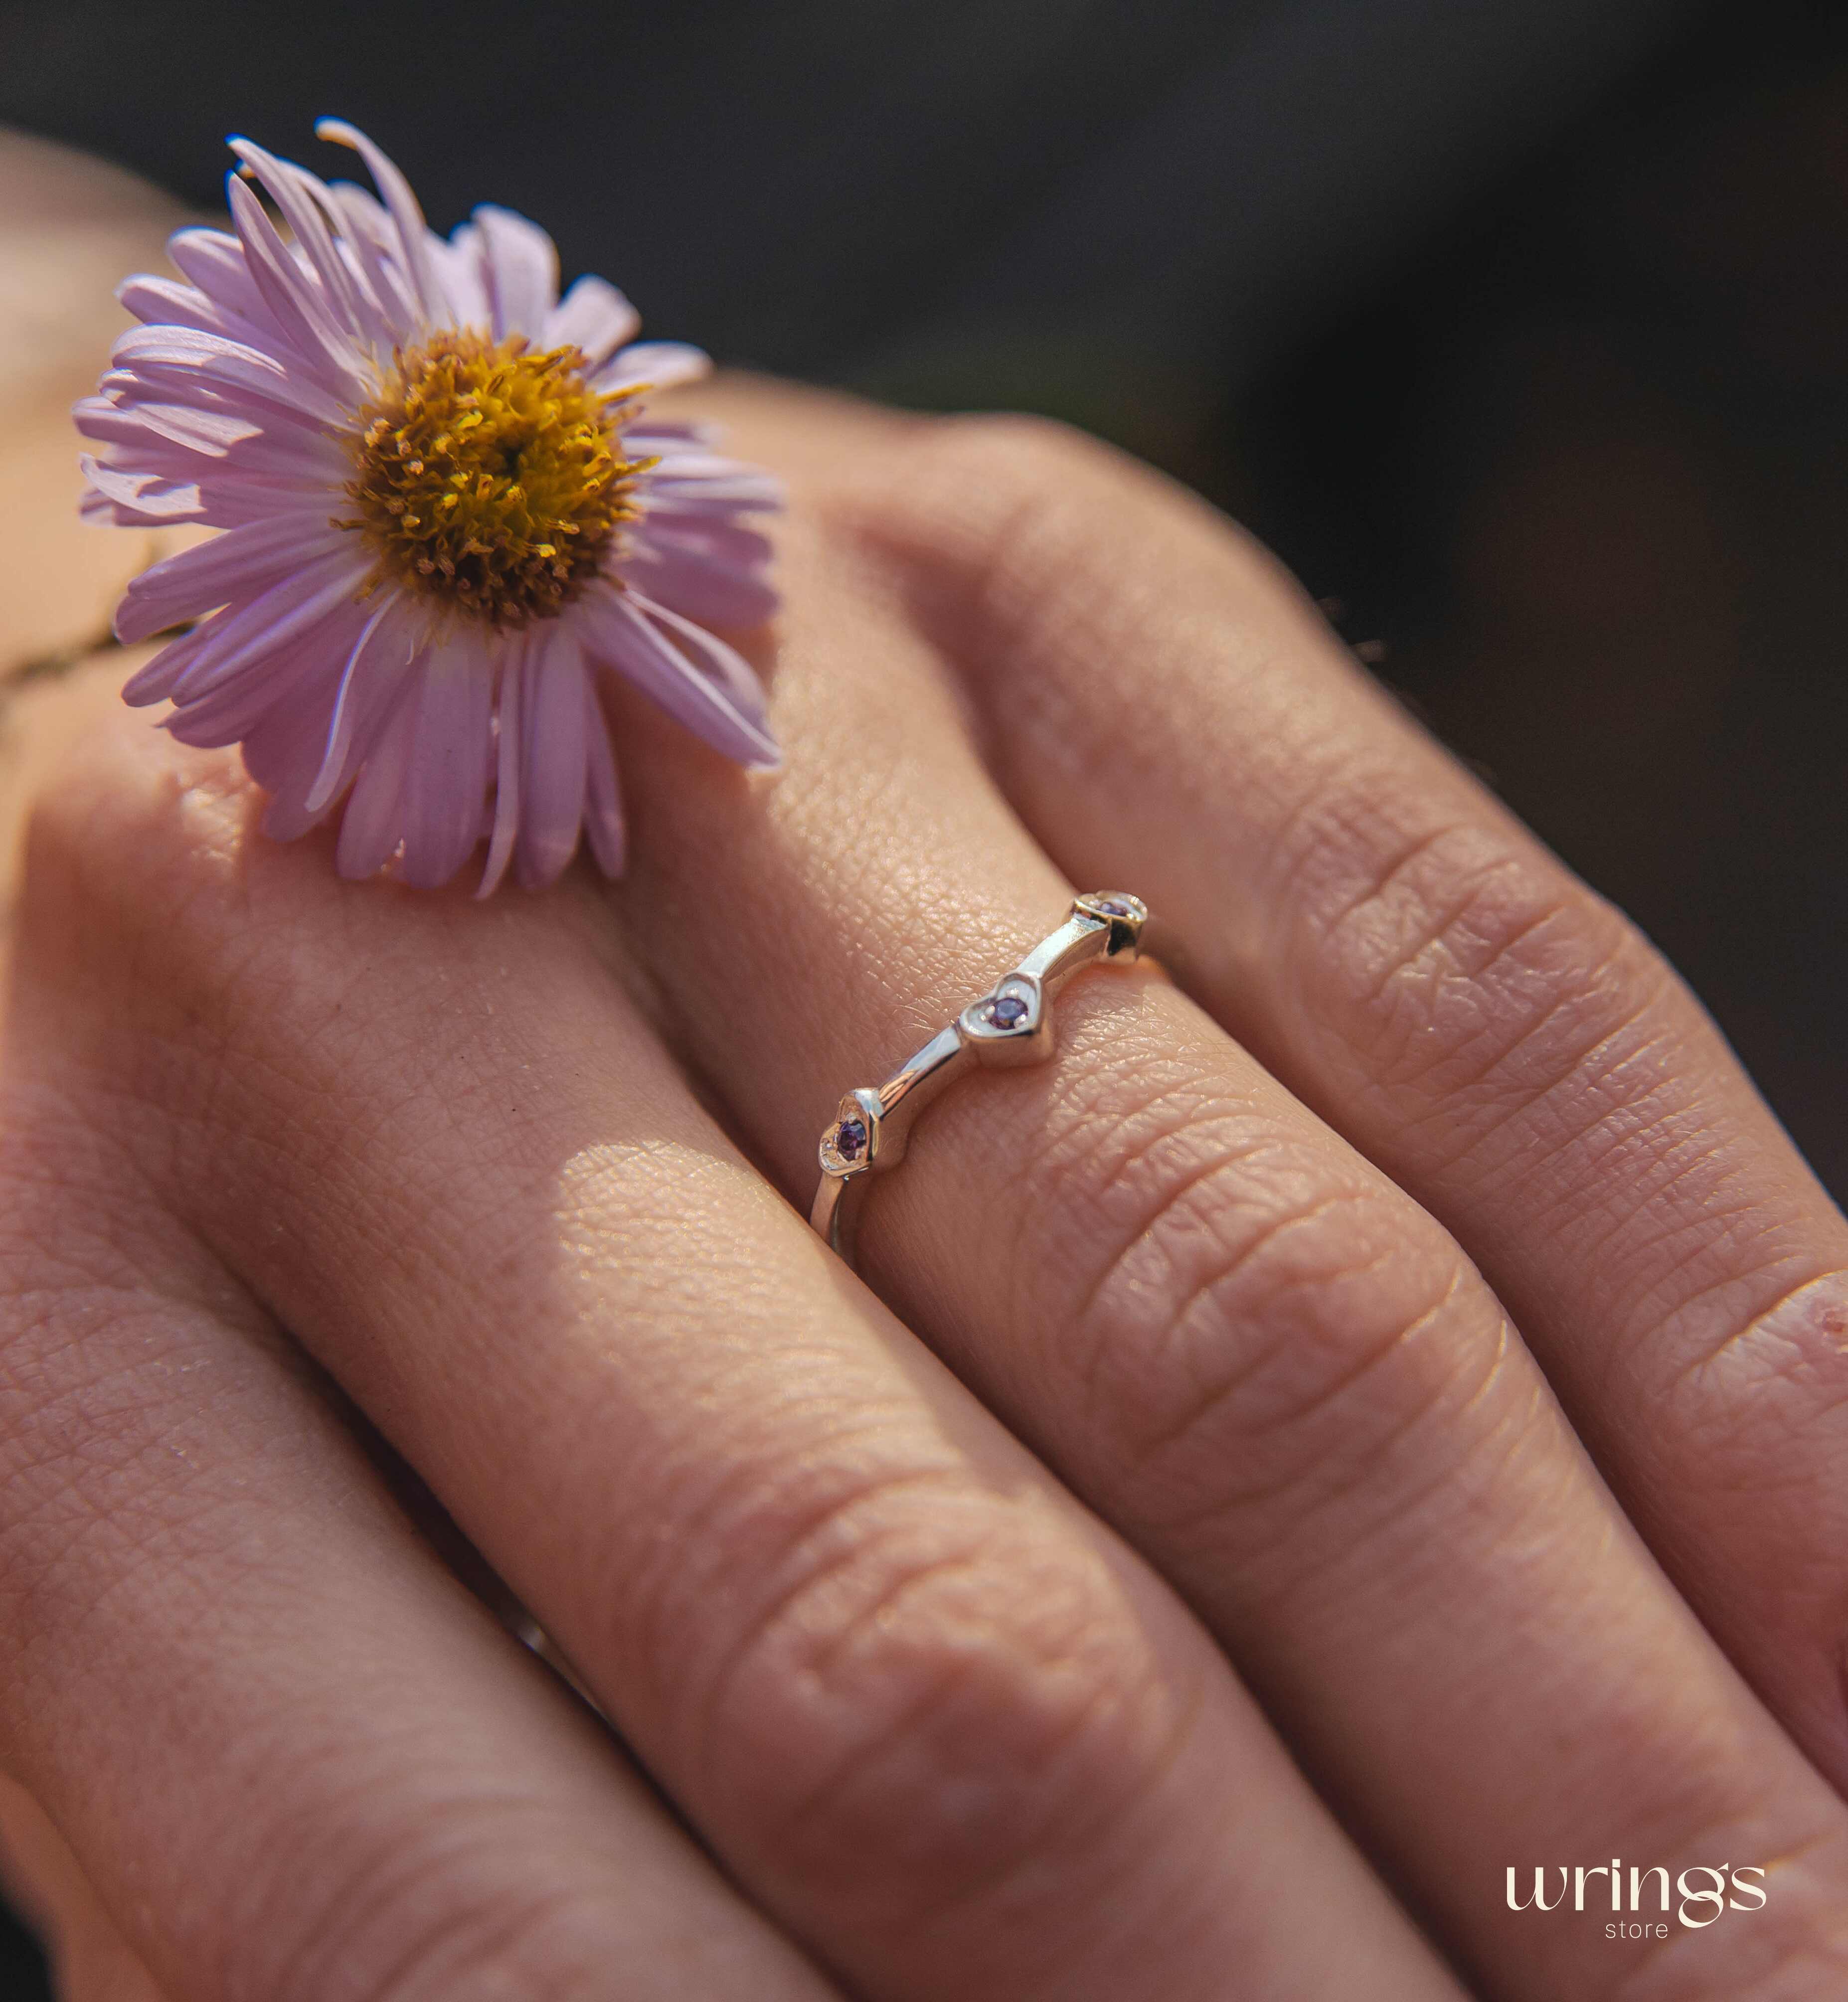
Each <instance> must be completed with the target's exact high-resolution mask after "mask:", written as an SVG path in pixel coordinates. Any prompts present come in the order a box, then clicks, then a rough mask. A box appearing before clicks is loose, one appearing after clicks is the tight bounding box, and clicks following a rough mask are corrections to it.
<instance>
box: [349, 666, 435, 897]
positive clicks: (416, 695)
mask: <svg viewBox="0 0 1848 2002" xmlns="http://www.w3.org/2000/svg"><path fill="white" fill-rule="evenodd" d="M429 673H430V669H429V666H428V664H427V661H424V660H423V659H419V660H418V661H416V662H415V663H414V664H413V666H412V668H411V671H410V672H409V673H408V674H406V675H405V677H404V678H403V682H400V683H399V689H398V693H397V696H396V699H394V701H393V702H392V706H391V707H390V709H389V710H388V711H387V712H386V714H385V718H384V720H383V721H382V724H381V725H380V727H379V731H378V735H377V736H376V737H375V738H374V740H373V742H372V748H371V750H370V752H368V754H367V756H366V761H365V762H364V764H363V765H362V766H361V767H360V773H359V777H358V779H357V781H356V782H355V783H354V788H353V797H351V798H350V800H348V801H347V811H346V812H345V813H344V814H342V816H341V818H340V848H339V852H338V856H337V860H336V866H337V867H338V868H339V870H340V874H342V875H343V876H347V877H368V876H376V875H377V874H378V872H379V870H381V869H382V868H383V867H385V863H387V862H388V861H389V860H391V858H392V856H393V855H394V854H396V852H397V849H398V846H399V843H400V842H402V841H403V839H404V782H405V774H406V772H407V771H408V770H409V769H410V760H411V753H412V750H413V748H414V746H415V745H416V742H417V719H418V716H419V713H420V711H421V710H422V707H423V699H422V698H423V692H424V682H426V681H427V678H428V677H429Z"/></svg>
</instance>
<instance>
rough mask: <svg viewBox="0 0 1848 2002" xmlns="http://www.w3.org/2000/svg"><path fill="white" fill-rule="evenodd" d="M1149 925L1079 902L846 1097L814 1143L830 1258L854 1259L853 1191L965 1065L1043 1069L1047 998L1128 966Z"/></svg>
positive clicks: (1132, 909) (1108, 894)
mask: <svg viewBox="0 0 1848 2002" xmlns="http://www.w3.org/2000/svg"><path fill="white" fill-rule="evenodd" d="M1148 921H1149V909H1148V906H1147V905H1145V904H1144V903H1143V902H1142V899H1141V898H1139V897H1132V896H1131V895H1128V892H1127V891H1121V890H1105V891H1094V892H1093V893H1092V894H1091V895H1088V896H1083V897H1080V898H1078V899H1077V900H1076V902H1074V903H1073V904H1072V915H1071V916H1069V918H1067V919H1066V920H1065V923H1063V924H1062V925H1061V926H1059V928H1058V930H1057V931H1055V932H1054V933H1052V934H1051V936H1050V937H1049V938H1044V939H1042V940H1041V941H1040V943H1038V944H1037V945H1036V946H1035V947H1034V949H1033V950H1032V951H1031V952H1030V953H1029V954H1027V957H1025V958H1024V959H1023V960H1022V961H1020V964H1019V965H1018V966H1016V968H1014V970H1013V972H1011V973H1009V974H1006V975H1003V976H1002V978H1001V979H999V980H998V981H997V982H995V985H993V986H992V987H991V988H990V989H989V991H988V992H987V993H985V994H984V995H982V996H980V997H979V998H978V999H975V1000H974V1001H971V1003H969V1005H968V1007H966V1008H965V1009H964V1010H963V1011H962V1013H961V1014H960V1015H958V1016H957V1018H956V1019H955V1020H954V1021H953V1022H952V1023H950V1024H949V1026H948V1027H947V1028H943V1029H940V1030H939V1031H937V1033H936V1034H935V1035H934V1036H933V1037H932V1038H931V1039H930V1041H929V1042H927V1043H926V1045H924V1047H923V1048H922V1049H921V1050H919V1051H918V1052H915V1054H914V1055H912V1056H909V1057H908V1058H906V1059H905V1062H903V1063H901V1065H900V1066H898V1069H896V1070H895V1071H894V1072H893V1073H892V1074H891V1076H890V1077H888V1078H887V1079H886V1081H885V1082H884V1084H882V1085H880V1086H877V1087H871V1086H863V1087H861V1088H860V1089H859V1090H855V1091H850V1092H849V1093H847V1095H846V1097H844V1098H843V1099H842V1100H841V1103H840V1106H839V1110H838V1111H836V1113H835V1117H834V1121H833V1124H832V1125H830V1126H829V1127H828V1130H827V1131H826V1132H825V1133H824V1134H823V1135H821V1148H820V1150H819V1152H820V1159H821V1187H820V1188H818V1189H817V1190H816V1191H815V1200H814V1206H813V1208H812V1209H811V1210H810V1212H809V1218H808V1220H809V1222H811V1224H813V1225H814V1227H815V1229H816V1230H817V1231H818V1232H819V1233H821V1236H823V1237H825V1239H826V1240H828V1244H829V1245H830V1246H831V1247H832V1249H833V1250H835V1251H838V1252H839V1254H840V1255H841V1256H842V1257H843V1258H846V1259H847V1260H849V1261H852V1258H853V1225H854V1212H855V1210H856V1207H857V1198H856V1195H855V1193H854V1192H855V1191H856V1189H857V1188H859V1186H860V1184H862V1183H863V1182H864V1181H866V1177H868V1176H869V1175H875V1174H879V1173H880V1172H881V1171H882V1170H884V1169H887V1168H894V1167H897V1166H898V1163H899V1162H900V1161H901V1160H903V1159H904V1157H905V1139H906V1137H907V1135H908V1134H909V1132H910V1131H911V1124H912V1120H914V1119H915V1118H916V1117H917V1115H918V1114H919V1112H920V1111H922V1109H923V1108H924V1107H925V1106H926V1105H927V1104H929V1102H930V1100H932V1099H933V1098H934V1097H936V1095H937V1093H939V1092H940V1091H941V1090H943V1086H945V1085H947V1083H949V1082H950V1079H952V1078H953V1077H954V1076H956V1075H957V1073H958V1072H961V1071H964V1070H966V1069H968V1068H969V1066H971V1064H977V1063H982V1064H994V1065H1009V1064H1028V1063H1043V1062H1044V1061H1045V1060H1046V1059H1047V1058H1048V1057H1049V1056H1051V1054H1052V997H1053V996H1054V995H1055V993H1056V992H1058V989H1059V988H1060V987H1061V986H1062V985H1063V984H1064V983H1065V981H1066V980H1068V979H1069V978H1070V977H1071V976H1072V975H1073V974H1074V973H1076V971H1078V970H1079V968H1080V967H1082V966H1085V965H1087V964H1090V961H1093V960H1094V959H1103V960H1109V961H1113V962H1115V963H1117V964H1122V965H1128V964H1130V963H1131V961H1133V960H1134V959H1135V957H1136V954H1137V950H1138V947H1139V946H1140V943H1141V941H1142V927H1143V926H1144V925H1145V924H1146V923H1148Z"/></svg>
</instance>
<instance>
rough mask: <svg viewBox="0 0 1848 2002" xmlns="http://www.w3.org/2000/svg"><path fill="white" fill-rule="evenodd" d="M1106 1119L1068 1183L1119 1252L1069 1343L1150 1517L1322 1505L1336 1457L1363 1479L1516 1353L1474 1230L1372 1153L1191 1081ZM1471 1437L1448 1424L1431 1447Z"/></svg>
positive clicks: (1087, 1297) (1098, 1418)
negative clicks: (1402, 1182) (1356, 1159)
mask: <svg viewBox="0 0 1848 2002" xmlns="http://www.w3.org/2000/svg"><path fill="white" fill-rule="evenodd" d="M1091 1125H1092V1130H1091V1132H1090V1134H1089V1135H1088V1137H1087V1139H1086V1144H1085V1145H1084V1146H1083V1147H1082V1148H1080V1149H1075V1150H1073V1152H1072V1155H1071V1156H1070V1158H1069V1160H1068V1162H1067V1165H1066V1174H1065V1177H1062V1179H1061V1186H1059V1187H1058V1188H1056V1189H1055V1190H1054V1191H1052V1201H1053V1202H1055V1204H1057V1205H1062V1206H1063V1207H1064V1208H1065V1209H1066V1211H1067V1212H1068V1213H1069V1214H1070V1215H1077V1216H1082V1217H1083V1219H1085V1227H1086V1236H1087V1239H1088V1240H1089V1242H1090V1243H1091V1245H1092V1246H1093V1247H1101V1254H1100V1253H1099V1251H1098V1250H1096V1249H1093V1251H1092V1253H1091V1254H1090V1264H1089V1266H1088V1269H1086V1270H1085V1271H1084V1277H1083V1292H1082V1293H1081V1294H1080V1295H1079V1298H1078V1300H1077V1303H1076V1309H1075V1311H1074V1312H1073V1313H1072V1315H1071V1316H1070V1317H1069V1318H1068V1317H1061V1322H1062V1328H1063V1329H1065V1330H1066V1331H1068V1332H1065V1333H1064V1334H1062V1337H1061V1338H1060V1341H1059V1343H1058V1353H1060V1354H1061V1355H1062V1356H1063V1357H1064V1358H1065V1359H1066V1362H1067V1364H1068V1366H1069V1367H1070V1368H1071V1369H1074V1370H1075V1371H1077V1372H1080V1374H1081V1375H1082V1377H1083V1396H1084V1399H1085V1407H1086V1412H1087V1415H1088V1417H1089V1418H1090V1421H1091V1423H1092V1425H1093V1427H1094V1428H1095V1430H1096V1432H1097V1435H1098V1436H1099V1437H1100V1439H1103V1440H1104V1441H1105V1442H1106V1449H1107V1451H1108V1453H1109V1454H1110V1456H1111V1461H1112V1463H1113V1464H1114V1466H1115V1467H1117V1468H1118V1469H1119V1470H1121V1474H1123V1475H1124V1477H1126V1478H1127V1479H1128V1481H1131V1483H1133V1487H1134V1493H1135V1506H1136V1508H1137V1509H1138V1513H1139V1514H1142V1515H1144V1516H1145V1519H1148V1520H1149V1521H1150V1522H1163V1523H1165V1524H1166V1525H1168V1526H1180V1525H1182V1524H1184V1523H1185V1522H1189V1521H1196V1520H1198V1519H1200V1518H1201V1516H1202V1515H1213V1516H1214V1517H1215V1518H1219V1519H1225V1518H1228V1517H1229V1516H1231V1515H1234V1514H1236V1513H1237V1512H1240V1511H1242V1510H1244V1509H1248V1508H1257V1507H1259V1506H1260V1505H1265V1504H1267V1503H1269V1502H1271V1501H1274V1500H1276V1499H1277V1498H1278V1497H1279V1496H1280V1495H1284V1494H1286V1493H1291V1494H1296V1495H1299V1498H1300V1496H1301V1493H1302V1490H1304V1489H1305V1488H1306V1487H1307V1486H1309V1484H1312V1483H1313V1481H1314V1479H1315V1477H1316V1474H1317V1473H1318V1471H1319V1470H1320V1472H1321V1473H1322V1474H1323V1475H1326V1474H1327V1469H1328V1467H1330V1464H1331V1461H1332V1462H1334V1463H1338V1464H1339V1465H1340V1467H1341V1468H1342V1469H1343V1470H1344V1477H1348V1478H1351V1477H1352V1475H1353V1474H1354V1472H1355V1468H1356V1467H1357V1466H1360V1465H1364V1464H1365V1463H1366V1461H1367V1459H1368V1457H1369V1455H1371V1454H1373V1453H1383V1452H1384V1451H1385V1450H1386V1449H1387V1448H1389V1446H1390V1445H1391V1444H1392V1442H1393V1441H1395V1440H1396V1439H1398V1438H1400V1436H1401V1435H1403V1433H1404V1432H1406V1431H1407V1430H1408V1429H1409V1428H1412V1427H1413V1426H1415V1425H1418V1424H1419V1423H1420V1421H1422V1420H1424V1419H1425V1418H1427V1417H1428V1416H1429V1415H1430V1414H1432V1413H1434V1412H1435V1411H1438V1410H1439V1409H1442V1410H1445V1411H1449V1410H1451V1409H1452V1408H1454V1407H1460V1406H1462V1405H1463V1404H1466V1403H1467V1402H1468V1400H1470V1397H1472V1396H1473V1394H1474V1393H1475V1392H1476V1391H1477V1390H1479V1389H1480V1385H1481V1383H1482V1381H1483V1379H1484V1372H1485V1371H1486V1370H1487V1369H1488V1368H1490V1367H1491V1366H1492V1362H1493V1358H1494V1355H1495V1354H1496V1353H1497V1352H1498V1345H1497V1344H1495V1343H1493V1342H1484V1341H1480V1340H1479V1339H1477V1337H1478V1336H1479V1335H1480V1334H1481V1333H1482V1332H1483V1331H1484V1327H1492V1326H1497V1325H1498V1324H1499V1317H1498V1316H1491V1314H1489V1313H1486V1312H1484V1311H1483V1310H1484V1309H1485V1307H1486V1306H1487V1303H1486V1296H1485V1295H1484V1292H1483V1291H1482V1289H1481V1286H1480V1281H1479V1280H1478V1279H1477V1277H1476V1275H1475V1273H1474V1271H1473V1268H1471V1267H1470V1265H1469V1264H1468V1261H1466V1259H1465V1257H1463V1254H1462V1252H1461V1251H1460V1250H1459V1249H1458V1248H1457V1247H1456V1245H1455V1243H1453V1242H1452V1240H1450V1239H1449V1237H1448V1236H1446V1235H1445V1233H1443V1232H1442V1230H1441V1229H1438V1226H1436V1225H1435V1224H1434V1223H1432V1222H1431V1220H1430V1219H1428V1217H1426V1216H1425V1215H1424V1213H1423V1212H1421V1211H1419V1210H1417V1209H1416V1208H1415V1207H1414V1205H1412V1204H1411V1203H1410V1202H1408V1201H1407V1199H1406V1198H1403V1197H1402V1196H1401V1195H1400V1194H1399V1193H1398V1191H1396V1190H1394V1189H1393V1188H1389V1186H1388V1185H1386V1184H1384V1183H1383V1182H1381V1181H1379V1180H1378V1178H1377V1177H1374V1176H1372V1174H1370V1173H1369V1171H1367V1170H1365V1168H1364V1167H1362V1166H1361V1165H1360V1164H1358V1163H1355V1164H1354V1165H1352V1166H1351V1167H1349V1166H1348V1165H1346V1164H1344V1163H1343V1162H1342V1161H1341V1160H1339V1159H1338V1158H1334V1157H1331V1156H1330V1154H1329V1153H1328V1151H1327V1148H1326V1146H1325V1144H1323V1143H1320V1142H1319V1140H1318V1139H1317V1138H1316V1136H1314V1135H1307V1134H1299V1133H1296V1132H1292V1131H1291V1130H1289V1129H1288V1128H1286V1127H1285V1126H1283V1125H1281V1124H1279V1123H1278V1122H1277V1121H1274V1120H1272V1119H1271V1118H1268V1117H1267V1116H1266V1115H1264V1114H1261V1113H1259V1112H1255V1111H1252V1110H1251V1109H1250V1108H1249V1107H1243V1106H1237V1105H1229V1104H1215V1103H1214V1102H1212V1100H1210V1099H1208V1100H1201V1098H1200V1097H1198V1095H1197V1094H1196V1093H1194V1092H1193V1091H1192V1090H1187V1089H1183V1090H1179V1091H1177V1092H1170V1093H1163V1094H1160V1095H1158V1096H1156V1097H1152V1098H1146V1099H1145V1100H1142V1102H1141V1103H1140V1104H1138V1105H1137V1106H1136V1107H1135V1110H1134V1111H1118V1113H1117V1114H1115V1115H1114V1116H1110V1117H1105V1116H1100V1115H1093V1120H1092V1121H1091ZM1072 1176H1076V1177H1079V1179H1080V1181H1081V1182H1082V1184H1083V1186H1082V1188H1081V1189H1080V1190H1079V1191H1076V1192H1075V1191H1073V1189H1072V1187H1071V1181H1070V1178H1071V1177H1072ZM1067 1264H1068V1265H1069V1266H1070V1267H1072V1268H1073V1269H1077V1268H1076V1261H1071V1260H1070V1259H1069V1257H1068V1259H1067ZM1427 1429H1428V1430H1431V1431H1434V1432H1435V1430H1436V1428H1427ZM1462 1446H1463V1440H1462V1438H1461V1437H1460V1436H1456V1435H1452V1434H1450V1433H1449V1432H1443V1433H1442V1435H1441V1442H1440V1440H1438V1439H1434V1442H1433V1445H1432V1448H1431V1456H1432V1458H1433V1460H1435V1459H1436V1458H1441V1457H1442V1456H1445V1455H1447V1454H1448V1455H1454V1453H1456V1452H1457V1451H1459V1450H1460V1449H1462Z"/></svg>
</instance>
